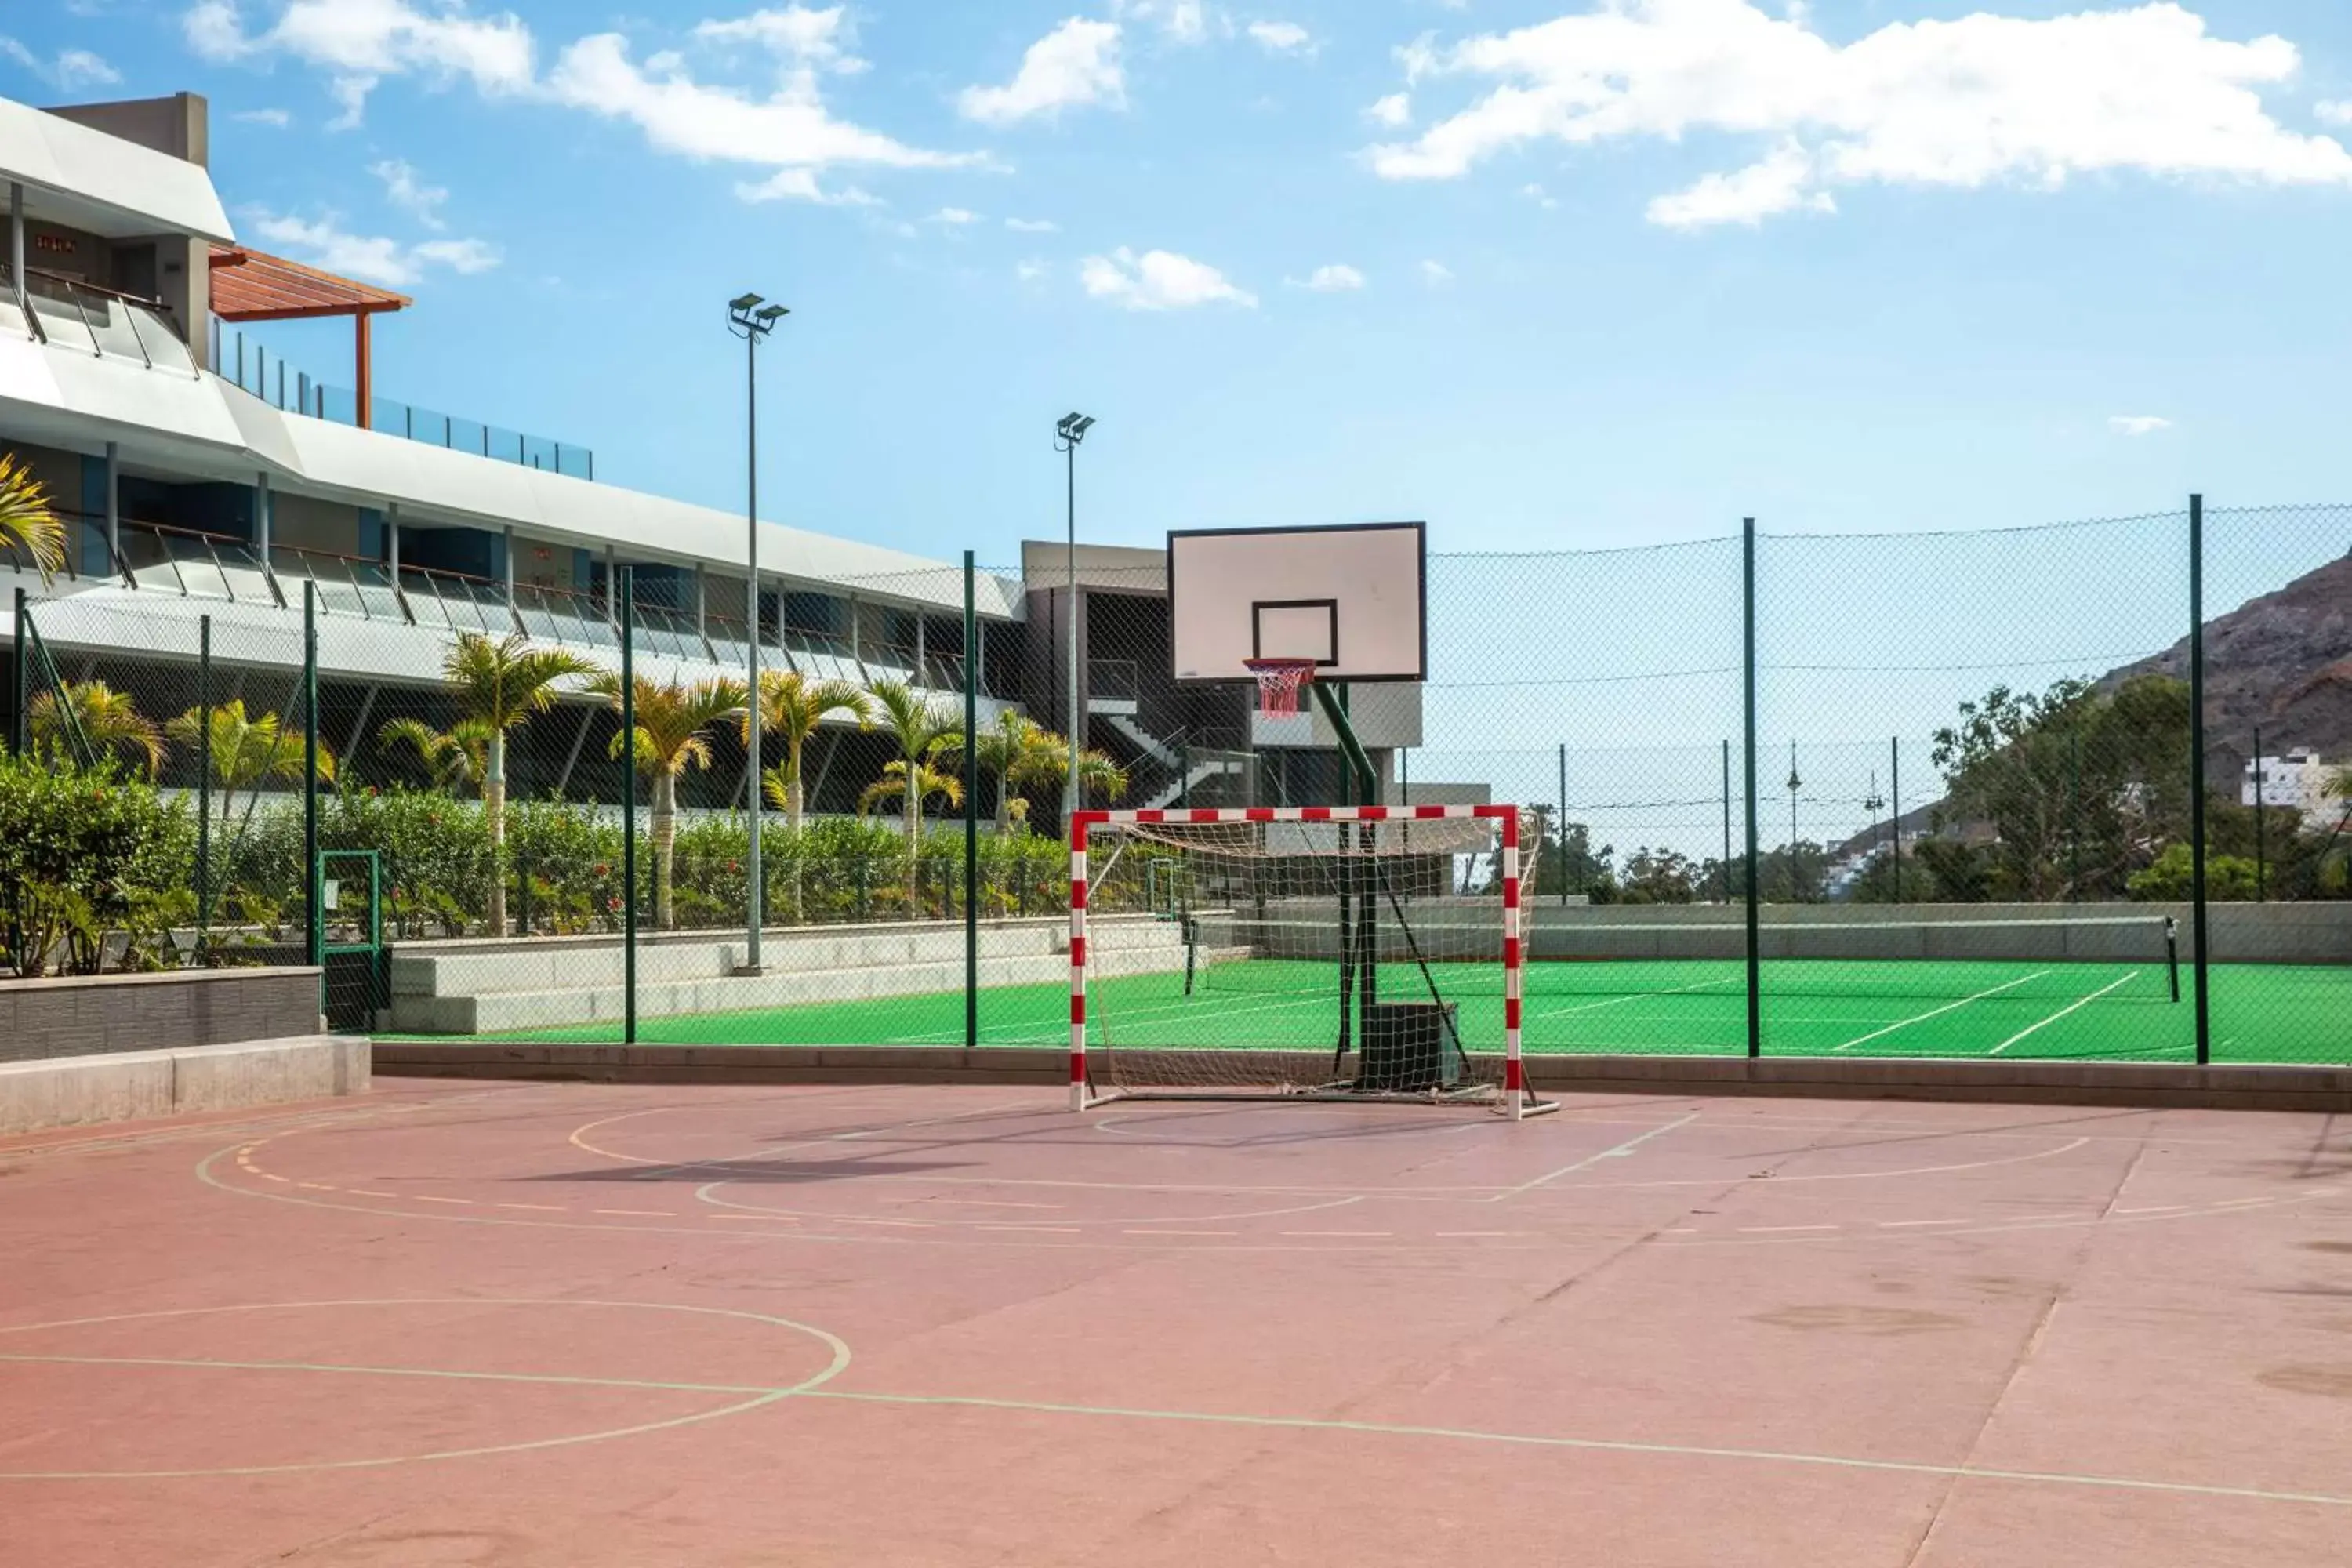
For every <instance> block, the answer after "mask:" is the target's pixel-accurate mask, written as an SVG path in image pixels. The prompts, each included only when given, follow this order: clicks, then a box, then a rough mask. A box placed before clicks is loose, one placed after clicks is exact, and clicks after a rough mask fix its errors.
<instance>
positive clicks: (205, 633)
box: [196, 616, 213, 964]
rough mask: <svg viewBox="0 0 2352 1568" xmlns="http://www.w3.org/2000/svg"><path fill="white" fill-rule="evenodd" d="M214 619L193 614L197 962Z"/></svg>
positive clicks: (206, 893)
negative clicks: (194, 643)
mask: <svg viewBox="0 0 2352 1568" xmlns="http://www.w3.org/2000/svg"><path fill="white" fill-rule="evenodd" d="M212 915H213V618H212V617H211V616H197V617H196V962H197V963H200V964H201V963H204V962H205V955H206V954H207V953H208V952H211V950H212Z"/></svg>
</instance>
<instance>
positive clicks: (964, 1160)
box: [0, 1083, 2352, 1568]
mask: <svg viewBox="0 0 2352 1568" xmlns="http://www.w3.org/2000/svg"><path fill="white" fill-rule="evenodd" d="M0 1249H5V1257H6V1258H7V1259H8V1266H7V1268H5V1270H4V1271H0V1546H5V1550H0V1561H5V1562H6V1563H10V1564H15V1563H26V1564H40V1565H41V1568H66V1565H68V1564H84V1563H89V1564H97V1563H107V1564H115V1563H156V1564H164V1563H169V1564H173V1565H175V1568H194V1565H200V1564H244V1563H273V1564H277V1563H286V1564H297V1565H303V1564H371V1565H375V1564H382V1565H390V1564H400V1565H403V1568H412V1565H415V1568H438V1565H445V1564H446V1565H457V1564H464V1565H467V1568H492V1565H496V1568H526V1565H528V1568H584V1565H591V1564H612V1565H615V1568H619V1565H627V1568H643V1565H650V1564H668V1563H679V1564H686V1563H691V1564H697V1565H704V1564H755V1563H756V1564H786V1563H789V1564H793V1565H795V1568H799V1565H806V1564H825V1565H831V1564H841V1565H850V1564H856V1565H859V1568H870V1565H873V1564H919V1563H959V1564H961V1563H1003V1564H1021V1565H1030V1564H1047V1563H1118V1564H1161V1563H1166V1564H1175V1563H1186V1564H1191V1563H1217V1564H1228V1563H1315V1564H1320V1563H1350V1564H1353V1563H1412V1564H1431V1563H1476V1564H1480V1565H1481V1568H1501V1565H1503V1564H1515V1563H1592V1564H1609V1565H1612V1568H1613V1565H1618V1564H1628V1565H1631V1564H1643V1565H1647V1564H1675V1565H1680V1564H1689V1565H1692V1568H1698V1565H1705V1568H1726V1565H1734V1564H1757V1565H1759V1568H1799V1565H1803V1568H1812V1565H1815V1564H1837V1565H1839V1568H1878V1565H1884V1568H1959V1565H1963V1564H1973V1565H1988V1568H1990V1565H1996V1564H1998V1565H2001V1568H2017V1565H2029V1564H2038V1563H2065V1564H2070V1565H2071V1564H2104V1563H2131V1564H2134V1565H2135V1568H2154V1565H2158V1564H2184V1565H2186V1564H2194V1565H2196V1568H2221V1565H2223V1564H2232V1563H2244V1564H2261V1565H2263V1568H2292V1565H2296V1564H2314V1565H2316V1564H2322V1563H2327V1564H2336V1563H2342V1562H2344V1561H2345V1560H2346V1558H2347V1551H2348V1550H2352V1547H2347V1543H2352V1127H2347V1126H2345V1125H2343V1124H2342V1123H2341V1122H2337V1121H2331V1120H2330V1119H2327V1118H2324V1117H2317V1116H2289V1115H2275V1116H2263V1115H2252V1114H2242V1113H2224V1112H2189V1111H2151V1110H2079V1109H2065V1108H2055V1107H2034V1108H2030V1109H2021V1108H2015V1107H1997V1106H1965V1105H1948V1104H1904V1103H1860V1102H1853V1101H1838V1102H1811V1101H1797V1100H1773V1101H1767V1100H1713V1101H1687V1100H1657V1099H1633V1098H1624V1099H1614V1098H1607V1099H1604V1098H1597V1097H1594V1098H1585V1099H1580V1100H1574V1101H1572V1102H1571V1103H1570V1105H1569V1107H1568V1109H1567V1110H1565V1111H1564V1112H1563V1113H1562V1114H1560V1115H1559V1116H1556V1117H1550V1118H1546V1119H1543V1120H1539V1121H1528V1122H1525V1123H1522V1124H1518V1125H1516V1126H1514V1125H1511V1124H1509V1123H1507V1122H1504V1121H1497V1120H1495V1119H1492V1118H1490V1117H1487V1116H1486V1115H1482V1114H1477V1113H1468V1114H1464V1113H1454V1112H1431V1111H1426V1110H1413V1109H1404V1108H1395V1107H1381V1108H1354V1107H1335V1106H1281V1107H1266V1106H1183V1105H1166V1104H1160V1105H1129V1106H1118V1107H1113V1108H1110V1109H1108V1110H1104V1111H1102V1112H1099V1113H1097V1114H1094V1115H1091V1116H1089V1117H1087V1118H1085V1119H1080V1118H1076V1117H1073V1116H1072V1115H1070V1114H1069V1113H1068V1112H1067V1111H1066V1110H1061V1109H1059V1107H1058V1105H1057V1103H1056V1100H1055V1097H1053V1096H1050V1095H1046V1094H1042V1093H1039V1092H1037V1091H1033V1090H1025V1089H936V1088H934V1089H912V1088H854V1089H842V1088H809V1089H758V1090H746V1089H676V1088H670V1089H657V1088H640V1087H628V1088H614V1087H592V1086H572V1085H515V1086H505V1085H493V1086H488V1087H485V1086H482V1085H478V1084H467V1085H436V1084H429V1083H427V1084H404V1085H400V1086H398V1087H394V1088H391V1089H379V1090H378V1091H377V1092H376V1093H375V1094H374V1095H373V1097H372V1098H371V1099H370V1100H367V1101H365V1102H362V1103H360V1104H357V1105H354V1104H353V1103H352V1102H349V1101H343V1102H337V1103H335V1104H333V1105H331V1106H313V1107H306V1108H301V1109H299V1110H290V1111H287V1112H283V1113H278V1114H271V1115H247V1116H242V1117H237V1118H215V1119H213V1120H211V1121H201V1122H191V1123H178V1124H173V1125H151V1126H147V1127H139V1128H131V1129H128V1130H105V1131H82V1132H78V1133H60V1134H54V1135H50V1136H47V1137H45V1138H39V1139H32V1140H22V1139H20V1140H16V1141H14V1142H5V1143H0Z"/></svg>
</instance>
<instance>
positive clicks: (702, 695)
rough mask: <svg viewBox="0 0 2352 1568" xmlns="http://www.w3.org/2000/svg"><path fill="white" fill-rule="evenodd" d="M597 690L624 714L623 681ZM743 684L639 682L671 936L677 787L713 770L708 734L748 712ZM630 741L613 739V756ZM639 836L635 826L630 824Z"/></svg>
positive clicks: (641, 754) (657, 875)
mask: <svg viewBox="0 0 2352 1568" xmlns="http://www.w3.org/2000/svg"><path fill="white" fill-rule="evenodd" d="M593 690H594V691H595V692H596V693H597V694H598V695H599V696H601V697H603V698H604V700H606V701H608V702H610V703H611V704H612V705H613V711H614V712H615V713H617V712H619V711H620V710H621V678H620V677H619V676H617V675H601V676H598V677H597V678H596V681H595V684H594V686H593ZM743 690H744V688H743V683H742V682H741V681H740V680H726V679H720V680H704V681H698V682H696V683H695V684H694V685H692V686H686V685H681V684H680V683H678V682H677V681H675V680H672V681H667V682H661V681H655V680H652V679H648V678H646V677H645V676H642V675H640V676H638V677H637V680H636V721H637V730H636V735H635V744H634V746H632V747H631V748H630V749H631V750H632V751H634V752H635V763H636V766H637V767H638V768H639V769H641V770H642V771H643V772H644V773H646V775H647V776H648V777H650V778H651V779H652V780H653V786H654V799H653V808H654V809H653V845H654V924H656V926H658V927H660V928H661V929H662V930H664V931H667V930H669V929H670V928H671V926H672V925H673V924H674V923H675V912H674V901H673V900H672V899H671V897H670V886H671V876H670V867H671V862H672V859H673V858H674V855H675V852H676V849H677V781H678V775H679V774H681V773H685V772H686V771H687V769H688V768H689V767H696V768H708V767H709V766H710V742H709V741H708V740H707V739H705V738H704V736H703V731H706V730H708V729H709V728H710V727H711V726H712V725H714V724H717V723H719V722H720V721H722V720H726V719H732V718H736V717H738V716H739V715H740V714H741V713H742V711H743ZM625 743H626V738H625V737H624V736H621V735H614V737H613V746H612V754H613V755H614V756H616V757H617V756H619V755H620V754H621V752H622V749H623V747H624V745H625ZM630 826H631V830H632V831H635V824H631V825H630Z"/></svg>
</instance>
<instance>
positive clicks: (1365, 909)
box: [1307, 680, 1381, 1053]
mask: <svg viewBox="0 0 2352 1568" xmlns="http://www.w3.org/2000/svg"><path fill="white" fill-rule="evenodd" d="M1307 689H1308V690H1309V691H1310V692H1312V693H1313V694H1314V697H1315V706H1316V707H1317V708H1318V709H1319V710H1321V711H1322V714H1323V717H1324V718H1325V719H1326V720H1327V721H1329V723H1330V725H1331V733H1332V734H1333V736H1334V737H1336V738H1337V739H1338V741H1339V752H1340V755H1341V756H1342V757H1344V758H1345V759H1346V761H1347V765H1348V772H1349V774H1350V775H1352V777H1353V778H1354V779H1355V781H1356V789H1355V791H1354V794H1355V795H1356V797H1357V799H1356V804H1357V805H1379V804H1380V799H1379V796H1380V784H1381V781H1380V775H1379V774H1378V773H1374V772H1373V771H1372V762H1371V758H1370V757H1369V756H1367V755H1366V754H1365V752H1364V744H1363V742H1361V741H1360V740H1358V739H1357V738H1356V727H1355V726H1354V725H1353V724H1351V723H1349V721H1348V691H1347V687H1346V685H1345V683H1339V684H1337V685H1336V688H1335V685H1334V683H1330V682H1326V681H1319V680H1309V681H1308V682H1307ZM1360 830H1362V831H1369V832H1378V831H1379V829H1378V828H1377V827H1376V826H1374V825H1372V824H1370V823H1366V824H1362V825H1360ZM1343 831H1345V830H1344V829H1343ZM1350 879H1352V876H1351V877H1350ZM1350 893H1354V894H1356V895H1358V896H1357V897H1356V898H1355V899H1353V900H1350V899H1349V894H1350ZM1340 897H1341V900H1342V904H1341V909H1340V917H1339V920H1340V924H1339V954H1340V957H1339V964H1340V969H1339V973H1340V981H1339V984H1340V995H1339V1009H1340V1011H1339V1050H1340V1051H1341V1052H1342V1053H1344V1052H1345V1051H1346V1050H1347V1047H1348V1039H1349V1016H1350V1012H1351V1008H1350V1005H1349V1004H1350V1002H1351V1000H1352V998H1351V997H1350V995H1349V992H1350V991H1351V990H1352V989H1353V988H1354V984H1360V986H1361V987H1362V992H1363V996H1364V1004H1365V1005H1366V1006H1370V1005H1371V1002H1372V1000H1373V998H1374V996H1375V995H1376V994H1377V989H1376V982H1374V981H1373V980H1372V978H1371V971H1372V958H1373V954H1372V953H1371V952H1370V950H1369V947H1367V949H1366V950H1365V951H1364V952H1362V954H1361V959H1360V963H1361V967H1360V968H1357V967H1356V964H1355V963H1353V962H1351V960H1352V959H1354V958H1355V955H1356V953H1357V943H1358V942H1359V941H1361V942H1366V943H1368V944H1369V943H1370V942H1371V941H1372V940H1373V939H1374V931H1373V928H1372V923H1371V922H1372V919H1373V911H1372V909H1371V899H1370V890H1369V889H1353V888H1348V887H1346V886H1344V884H1343V886H1342V888H1341V891H1340ZM1349 902H1353V903H1354V904H1355V905H1356V910H1355V915H1354V916H1353V917H1352V918H1351V916H1350V915H1349V910H1348V907H1347V906H1348V904H1349ZM1351 972H1352V973H1353V974H1355V975H1360V977H1361V978H1360V980H1357V981H1355V982H1354V984H1351ZM1361 1025H1362V1020H1361V1019H1358V1020H1357V1021H1356V1026H1357V1027H1359V1028H1360V1027H1361Z"/></svg>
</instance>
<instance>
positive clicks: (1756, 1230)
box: [1738, 1225, 1845, 1236]
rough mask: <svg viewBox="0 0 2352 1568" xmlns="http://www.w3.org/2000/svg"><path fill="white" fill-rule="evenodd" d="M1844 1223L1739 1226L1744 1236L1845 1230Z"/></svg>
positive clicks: (1740, 1232)
mask: <svg viewBox="0 0 2352 1568" xmlns="http://www.w3.org/2000/svg"><path fill="white" fill-rule="evenodd" d="M1844 1228H1845V1226H1842V1225H1743V1226H1738V1231H1739V1234H1740V1235H1742V1236H1763V1235H1766V1234H1768V1233H1769V1232H1773V1231H1798V1230H1843V1229H1844Z"/></svg>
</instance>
